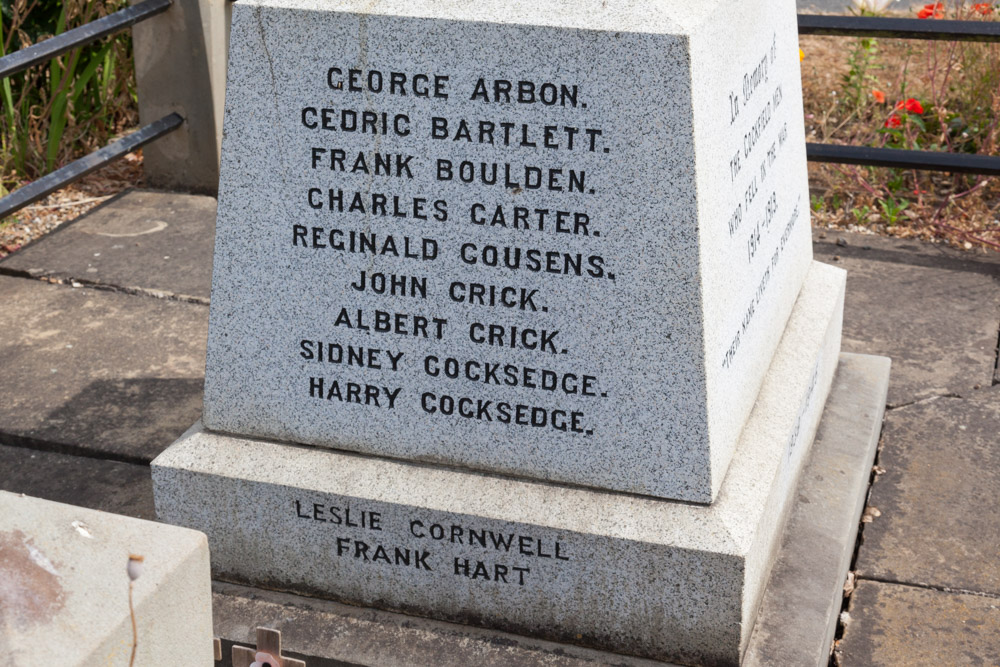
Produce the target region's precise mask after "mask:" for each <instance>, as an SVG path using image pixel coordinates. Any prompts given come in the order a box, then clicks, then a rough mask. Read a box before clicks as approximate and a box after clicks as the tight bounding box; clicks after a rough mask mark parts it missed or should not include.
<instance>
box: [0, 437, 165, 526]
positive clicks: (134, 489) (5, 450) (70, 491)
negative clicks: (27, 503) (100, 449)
mask: <svg viewBox="0 0 1000 667" xmlns="http://www.w3.org/2000/svg"><path fill="white" fill-rule="evenodd" d="M0 489H3V490H4V491H10V492H12V493H24V494H26V495H29V496H34V497H36V498H44V499H46V500H53V501H55V502H58V503H66V504H69V505H78V506H80V507H87V508H90V509H95V510H101V511H102V512H112V513H114V514H124V515H126V516H134V517H136V518H138V519H150V520H152V519H155V518H156V515H155V512H154V511H153V481H152V479H151V478H150V475H149V467H148V466H144V465H142V466H140V465H133V464H131V463H119V462H117V461H102V460H100V459H93V458H86V457H82V456H70V455H67V454H56V453H53V452H40V451H37V450H32V449H24V448H21V447H3V446H0Z"/></svg>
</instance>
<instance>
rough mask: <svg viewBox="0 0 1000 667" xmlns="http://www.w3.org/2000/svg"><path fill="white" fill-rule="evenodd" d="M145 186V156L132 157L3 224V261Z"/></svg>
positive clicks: (0, 246)
mask: <svg viewBox="0 0 1000 667" xmlns="http://www.w3.org/2000/svg"><path fill="white" fill-rule="evenodd" d="M141 184H142V154H141V152H139V153H132V154H129V155H126V156H125V157H124V158H122V159H121V160H119V161H118V162H116V163H115V164H112V165H109V166H108V167H105V168H104V169H101V170H100V171H97V172H94V173H93V174H90V175H89V176H87V177H86V178H84V179H82V180H80V181H77V182H76V183H74V184H73V185H70V186H68V187H66V188H63V189H62V190H58V191H56V192H54V193H52V194H51V195H49V196H48V197H46V198H45V199H43V200H41V201H39V202H38V203H36V204H32V205H31V206H28V207H26V208H23V209H21V210H20V211H18V212H17V213H15V214H14V215H13V216H11V217H9V218H7V219H6V220H3V221H0V257H6V256H7V255H9V254H10V253H12V252H14V251H16V250H17V249H19V248H21V247H22V246H24V245H26V244H28V243H30V242H31V241H34V240H35V239H37V238H38V237H40V236H43V235H45V234H47V233H49V232H51V231H52V230H54V229H56V228H57V227H59V226H60V225H62V224H63V223H66V222H69V221H70V220H72V219H74V218H76V217H77V216H80V215H83V214H84V213H86V212H87V211H89V210H90V209H92V208H94V207H95V206H97V205H98V204H100V203H101V202H104V201H107V200H108V199H111V198H112V197H114V196H115V195H116V194H118V193H119V192H122V191H123V190H126V189H128V188H132V187H136V186H138V185H141Z"/></svg>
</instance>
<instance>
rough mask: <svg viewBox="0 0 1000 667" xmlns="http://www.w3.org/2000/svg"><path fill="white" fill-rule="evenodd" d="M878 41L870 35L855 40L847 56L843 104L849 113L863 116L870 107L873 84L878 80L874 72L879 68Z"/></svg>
mask: <svg viewBox="0 0 1000 667" xmlns="http://www.w3.org/2000/svg"><path fill="white" fill-rule="evenodd" d="M877 60H878V42H877V41H876V40H875V39H872V38H870V37H864V38H862V39H859V40H857V41H855V42H854V48H853V49H851V52H850V55H848V57H847V64H848V70H847V73H846V74H845V75H844V86H843V90H844V95H843V97H841V100H842V104H844V105H846V107H847V109H846V111H847V113H848V114H850V115H851V116H855V117H861V116H862V115H864V113H865V109H866V108H867V107H868V100H869V96H870V94H871V89H872V86H873V85H875V84H877V83H878V80H877V79H876V78H875V76H874V75H873V74H872V72H873V71H874V70H876V69H878V68H879V65H878V64H877Z"/></svg>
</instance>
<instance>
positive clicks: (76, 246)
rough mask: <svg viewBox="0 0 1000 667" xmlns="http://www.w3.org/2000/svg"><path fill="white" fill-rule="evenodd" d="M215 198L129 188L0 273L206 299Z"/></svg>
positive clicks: (34, 245)
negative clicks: (129, 189)
mask: <svg viewBox="0 0 1000 667" xmlns="http://www.w3.org/2000/svg"><path fill="white" fill-rule="evenodd" d="M215 208H216V203H215V198H214V197H205V196H199V195H188V194H177V193H166V192H155V191H150V190H131V191H129V192H126V193H125V194H124V195H122V196H121V197H116V198H115V199H113V200H110V201H108V202H106V203H105V204H103V205H102V206H99V207H97V208H95V209H93V210H92V211H90V212H89V213H87V214H85V215H82V216H80V217H79V218H77V219H76V220H74V221H73V222H71V223H69V224H67V225H64V226H62V227H60V228H59V230H58V231H56V232H55V233H52V234H48V235H46V236H44V237H42V238H41V239H39V240H38V241H36V242H34V243H32V244H30V245H28V246H26V247H25V248H22V249H21V250H20V251H19V252H16V253H14V254H12V255H10V256H9V257H7V258H6V259H5V260H4V261H2V262H0V272H2V273H7V274H8V275H11V274H13V275H24V276H31V277H34V278H40V277H47V278H53V279H57V280H63V281H69V280H76V281H79V282H82V283H93V284H96V285H102V286H113V287H117V288H123V289H125V290H130V291H153V292H160V293H163V294H169V295H174V296H178V297H180V298H185V299H193V300H198V301H204V302H207V300H208V297H209V293H210V291H211V282H212V248H213V240H214V238H215Z"/></svg>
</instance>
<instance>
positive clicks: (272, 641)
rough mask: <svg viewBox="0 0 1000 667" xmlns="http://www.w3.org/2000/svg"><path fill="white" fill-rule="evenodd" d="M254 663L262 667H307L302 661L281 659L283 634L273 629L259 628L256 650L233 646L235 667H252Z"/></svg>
mask: <svg viewBox="0 0 1000 667" xmlns="http://www.w3.org/2000/svg"><path fill="white" fill-rule="evenodd" d="M258 656H260V660H258V659H257V657H258ZM254 662H257V663H258V664H259V665H260V667H306V663H305V662H303V661H302V660H296V659H295V658H283V657H281V633H280V632H278V631H277V630H272V629H271V628H257V648H256V649H252V648H249V647H247V646H233V667H250V665H251V664H253V663H254Z"/></svg>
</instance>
